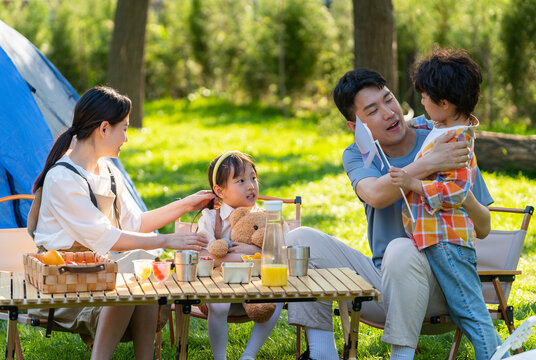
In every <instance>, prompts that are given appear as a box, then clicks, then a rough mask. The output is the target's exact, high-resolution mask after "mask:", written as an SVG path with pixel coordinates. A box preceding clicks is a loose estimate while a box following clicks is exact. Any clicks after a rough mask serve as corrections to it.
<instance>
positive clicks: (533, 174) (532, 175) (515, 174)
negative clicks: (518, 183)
mask: <svg viewBox="0 0 536 360" xmlns="http://www.w3.org/2000/svg"><path fill="white" fill-rule="evenodd" d="M481 170H482V171H487V172H490V173H493V172H494V173H496V174H497V175H503V176H509V177H512V178H514V179H515V178H519V177H526V178H527V179H529V180H536V166H535V169H534V171H527V170H519V169H510V168H505V169H503V170H501V171H493V170H491V171H488V170H486V169H481Z"/></svg>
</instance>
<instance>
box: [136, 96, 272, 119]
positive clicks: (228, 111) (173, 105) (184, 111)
mask: <svg viewBox="0 0 536 360" xmlns="http://www.w3.org/2000/svg"><path fill="white" fill-rule="evenodd" d="M178 113H180V114H181V117H176V116H174V115H176V114H178ZM161 114H163V115H168V116H169V119H170V120H174V121H173V122H182V121H183V119H185V118H191V117H195V118H201V119H203V122H204V123H205V125H207V126H222V125H229V124H237V123H243V124H248V123H249V124H258V123H263V124H270V123H278V122H280V121H281V120H282V112H281V109H278V108H274V107H267V106H263V105H261V104H258V103H249V104H244V105H235V104H233V103H231V102H230V101H227V100H224V99H216V98H211V99H201V100H198V101H194V102H188V101H180V102H177V101H172V100H169V101H167V100H163V101H159V102H155V103H154V104H153V106H150V107H149V108H148V109H146V116H155V117H158V116H160V115H161Z"/></svg>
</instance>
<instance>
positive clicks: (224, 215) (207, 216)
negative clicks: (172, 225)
mask: <svg viewBox="0 0 536 360" xmlns="http://www.w3.org/2000/svg"><path fill="white" fill-rule="evenodd" d="M253 209H257V205H255V206H254V207H253ZM233 210H234V208H233V207H231V206H229V205H227V204H226V203H222V205H221V207H220V217H221V238H222V239H225V240H227V242H228V243H229V246H231V221H230V220H229V217H230V216H231V213H232V212H233ZM216 214H217V213H216V210H214V209H203V210H202V211H201V217H200V218H199V221H198V222H197V232H198V233H203V234H206V235H207V236H208V239H209V240H208V242H209V244H210V243H211V242H213V241H214V240H216V237H215V235H214V229H215V228H216Z"/></svg>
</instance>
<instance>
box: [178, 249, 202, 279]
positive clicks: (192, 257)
mask: <svg viewBox="0 0 536 360" xmlns="http://www.w3.org/2000/svg"><path fill="white" fill-rule="evenodd" d="M174 262H175V274H177V280H179V281H194V280H196V275H197V264H198V262H199V253H198V252H197V251H194V250H175V259H174Z"/></svg>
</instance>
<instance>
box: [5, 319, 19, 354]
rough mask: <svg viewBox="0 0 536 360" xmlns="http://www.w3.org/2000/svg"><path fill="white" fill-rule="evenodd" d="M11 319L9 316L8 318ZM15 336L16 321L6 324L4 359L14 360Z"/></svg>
mask: <svg viewBox="0 0 536 360" xmlns="http://www.w3.org/2000/svg"><path fill="white" fill-rule="evenodd" d="M10 317H11V316H10ZM16 336H17V320H11V319H9V321H8V322H7V339H6V359H8V360H13V359H15V344H16V342H17V340H16Z"/></svg>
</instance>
